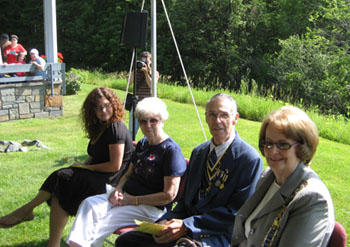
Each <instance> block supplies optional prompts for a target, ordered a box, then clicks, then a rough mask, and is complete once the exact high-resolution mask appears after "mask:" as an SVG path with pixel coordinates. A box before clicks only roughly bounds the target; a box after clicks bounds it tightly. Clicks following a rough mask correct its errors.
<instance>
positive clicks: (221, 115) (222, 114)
mask: <svg viewBox="0 0 350 247" xmlns="http://www.w3.org/2000/svg"><path fill="white" fill-rule="evenodd" d="M205 114H206V115H207V117H208V118H209V119H211V120H215V119H217V118H219V119H220V120H226V119H229V118H230V117H231V116H232V114H230V113H228V112H220V113H216V112H212V111H208V112H206V113H205Z"/></svg>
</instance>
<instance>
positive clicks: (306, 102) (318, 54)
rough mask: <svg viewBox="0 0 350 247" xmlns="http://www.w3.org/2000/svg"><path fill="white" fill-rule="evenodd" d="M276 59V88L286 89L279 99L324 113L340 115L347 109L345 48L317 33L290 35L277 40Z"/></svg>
mask: <svg viewBox="0 0 350 247" xmlns="http://www.w3.org/2000/svg"><path fill="white" fill-rule="evenodd" d="M280 45H281V48H282V49H281V52H280V53H279V55H278V57H276V59H275V63H274V70H275V71H274V72H275V76H276V78H277V81H278V84H277V85H276V87H277V88H278V89H279V90H281V91H284V92H285V95H286V96H285V97H283V96H282V97H280V98H281V99H282V100H285V101H290V102H292V103H298V102H301V101H302V102H303V106H304V107H307V108H313V107H317V108H318V110H319V111H320V112H321V113H323V114H330V115H332V114H342V115H344V116H346V117H349V115H350V114H349V113H350V112H349V110H350V96H349V95H350V83H349V82H350V74H349V73H348V71H349V68H350V58H349V56H348V54H347V50H346V49H341V48H338V47H337V46H335V45H334V44H333V43H332V42H331V41H329V40H327V39H325V38H323V37H320V36H304V37H299V36H291V37H290V38H288V39H287V40H284V41H280Z"/></svg>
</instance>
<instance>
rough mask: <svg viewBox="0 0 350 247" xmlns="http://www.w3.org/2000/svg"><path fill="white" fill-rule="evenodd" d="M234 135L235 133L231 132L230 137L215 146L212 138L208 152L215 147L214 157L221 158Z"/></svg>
mask: <svg viewBox="0 0 350 247" xmlns="http://www.w3.org/2000/svg"><path fill="white" fill-rule="evenodd" d="M234 133H235V132H234ZM235 136H236V135H235V134H233V135H232V136H230V138H229V139H228V140H227V141H226V142H225V143H223V144H220V145H218V146H215V144H214V143H213V139H212V140H211V142H210V147H209V149H210V150H209V153H210V152H211V151H212V150H213V148H215V152H216V157H218V160H219V159H220V158H221V156H222V155H223V154H224V153H225V151H226V149H227V148H228V147H229V146H230V144H231V143H232V142H233V140H234V139H235Z"/></svg>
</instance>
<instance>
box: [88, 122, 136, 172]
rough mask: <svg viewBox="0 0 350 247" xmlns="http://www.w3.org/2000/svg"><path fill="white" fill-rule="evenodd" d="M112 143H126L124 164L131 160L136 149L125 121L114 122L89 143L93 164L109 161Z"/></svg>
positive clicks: (89, 152)
mask: <svg viewBox="0 0 350 247" xmlns="http://www.w3.org/2000/svg"><path fill="white" fill-rule="evenodd" d="M110 144H125V147H124V156H123V162H122V166H124V165H126V163H127V162H128V161H129V160H130V158H131V155H132V152H133V150H134V147H133V144H132V140H131V137H130V134H129V131H128V129H127V128H126V126H125V124H124V123H123V122H113V123H111V125H110V126H109V127H108V128H107V129H106V130H105V132H104V133H103V134H102V136H101V137H100V138H99V139H98V141H97V142H96V143H94V144H92V143H91V140H90V142H89V145H88V150H87V152H88V154H89V155H90V156H91V157H92V158H93V164H99V163H104V162H108V161H109V159H110V157H109V147H108V145H110Z"/></svg>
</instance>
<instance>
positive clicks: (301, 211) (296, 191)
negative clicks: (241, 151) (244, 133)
mask: <svg viewBox="0 0 350 247" xmlns="http://www.w3.org/2000/svg"><path fill="white" fill-rule="evenodd" d="M317 145H318V133H317V128H316V125H315V124H314V122H313V121H312V120H311V119H310V118H309V117H308V116H307V115H306V113H305V112H303V111H302V110H300V109H298V108H296V107H292V106H284V107H282V108H281V109H279V110H276V111H274V112H272V113H270V114H269V115H268V116H267V117H266V118H265V120H264V121H263V123H262V126H261V130H260V136H259V149H260V151H261V153H262V154H263V155H264V156H265V158H266V161H267V163H268V165H269V167H268V168H267V169H266V170H265V171H264V172H263V174H262V176H261V178H260V180H259V182H258V185H257V189H256V191H255V193H254V194H253V195H252V197H251V198H249V199H248V200H247V201H246V202H245V203H244V205H243V206H242V207H241V209H240V210H239V211H238V213H237V216H236V219H235V223H234V228H233V229H234V232H233V236H232V241H231V246H232V247H236V246H239V247H244V246H250V247H252V246H281V247H282V246H283V247H292V246H295V247H297V246H298V247H300V246H308V247H312V246H327V244H328V241H329V238H330V235H331V233H332V231H333V228H334V209H333V203H332V199H331V196H330V194H329V191H328V189H327V187H326V186H325V185H324V183H323V182H322V180H321V179H320V178H319V177H318V175H317V174H316V173H315V172H314V171H313V170H312V169H311V168H310V167H309V165H310V164H311V161H312V158H313V157H314V154H315V152H316V148H317Z"/></svg>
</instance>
